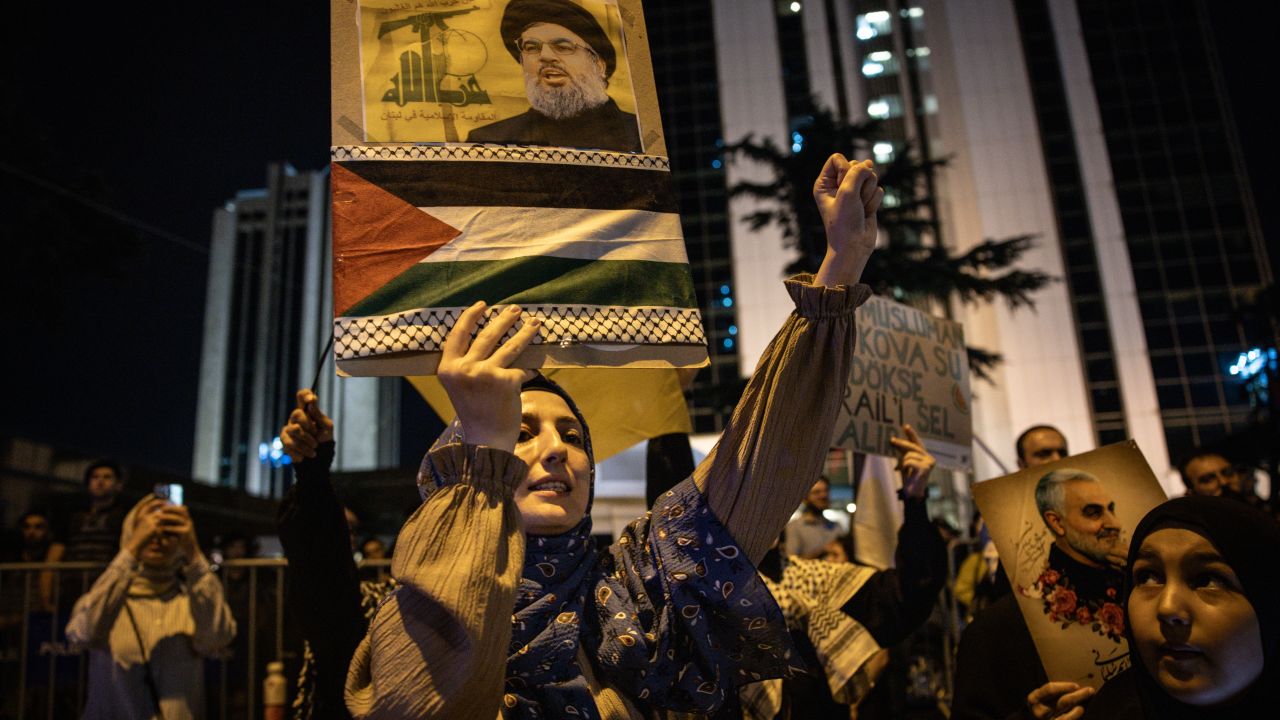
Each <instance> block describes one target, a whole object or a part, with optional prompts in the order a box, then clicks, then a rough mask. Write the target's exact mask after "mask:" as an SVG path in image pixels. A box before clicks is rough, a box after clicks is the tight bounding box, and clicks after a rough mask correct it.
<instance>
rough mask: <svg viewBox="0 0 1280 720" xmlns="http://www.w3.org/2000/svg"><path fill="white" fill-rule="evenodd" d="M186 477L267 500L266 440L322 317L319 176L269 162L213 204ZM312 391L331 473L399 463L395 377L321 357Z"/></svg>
mask: <svg viewBox="0 0 1280 720" xmlns="http://www.w3.org/2000/svg"><path fill="white" fill-rule="evenodd" d="M209 255H210V257H209V284H208V291H207V297H206V302H205V317H204V342H203V346H202V350H201V356H200V395H199V400H198V405H197V410H196V433H195V450H194V454H193V460H192V467H191V475H192V477H193V478H195V479H196V480H197V481H200V482H205V483H209V484H213V485H222V486H228V487H233V488H237V489H241V490H245V491H247V492H249V493H250V494H253V495H259V496H266V497H279V496H280V495H281V493H282V492H283V489H284V488H283V473H282V471H281V469H280V467H281V464H282V462H283V457H282V455H281V453H280V452H279V447H278V445H274V446H273V442H274V441H275V440H276V433H278V432H279V431H280V428H281V426H283V425H284V422H285V420H286V419H287V418H288V415H289V412H290V411H291V410H292V409H293V404H294V401H293V396H294V392H295V391H296V390H297V389H298V388H301V387H306V386H309V385H310V384H311V382H312V379H313V378H315V377H317V373H316V363H317V361H318V360H320V355H321V352H322V350H323V349H324V347H325V344H326V342H327V341H328V338H329V332H330V331H329V328H330V324H331V321H332V318H333V310H332V297H333V291H332V284H331V281H332V277H333V276H332V272H331V266H330V259H331V257H332V253H331V251H330V234H329V173H328V171H327V170H326V171H319V172H297V171H296V170H294V169H293V168H292V167H290V166H289V165H271V166H270V167H269V168H268V170H267V185H266V187H265V188H262V189H254V190H243V191H241V192H238V193H236V196H235V197H234V198H232V199H230V200H228V201H227V202H226V204H225V205H223V207H220V208H218V209H216V210H215V211H214V213H213V237H212V240H211V243H210V253H209ZM318 377H319V382H318V383H317V386H316V393H317V394H318V395H319V397H320V403H321V405H322V406H323V408H324V410H325V411H326V412H327V413H328V414H329V416H330V417H332V418H333V419H334V422H335V423H336V427H335V434H336V435H337V437H340V438H341V439H342V442H341V443H339V445H338V449H337V457H336V458H335V460H334V468H335V469H336V470H373V469H380V468H388V467H396V466H398V463H399V450H398V443H399V438H400V420H399V410H400V396H399V393H400V387H401V384H402V383H401V382H400V379H399V378H343V379H342V380H341V381H339V380H338V379H337V378H336V377H335V375H334V368H333V356H332V354H329V355H328V356H326V359H325V360H324V365H323V367H322V369H321V372H320V373H319V375H318Z"/></svg>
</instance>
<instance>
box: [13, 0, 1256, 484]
mask: <svg viewBox="0 0 1280 720" xmlns="http://www.w3.org/2000/svg"><path fill="white" fill-rule="evenodd" d="M327 7H328V4H327V3H325V2H323V0H311V1H310V2H305V3H304V2H278V1H274V0H258V1H257V2H233V1H221V0H220V1H218V2H208V3H114V2H95V3H71V4H63V3H45V2H26V3H19V4H16V5H14V6H12V7H11V9H10V11H9V16H8V17H7V23H6V28H5V31H4V32H5V41H4V43H3V44H2V45H0V48H2V49H0V52H3V54H4V66H5V72H4V74H3V80H2V81H0V82H2V84H0V88H2V89H3V91H4V99H3V104H4V109H3V111H0V112H2V114H0V117H3V118H4V123H5V126H6V132H5V135H4V137H5V139H6V149H5V152H4V155H3V157H2V158H0V188H3V197H4V202H5V208H6V210H5V215H6V221H5V223H4V228H5V231H4V234H3V243H4V249H5V259H4V260H3V261H0V280H2V283H0V291H2V292H3V293H4V295H3V299H4V307H5V311H4V316H3V318H4V323H3V327H4V329H5V330H6V333H5V335H6V337H5V338H4V339H3V340H2V341H0V346H3V347H4V352H3V353H2V354H3V357H4V361H3V363H4V364H3V366H2V367H0V370H2V371H3V373H4V378H5V379H4V382H5V388H6V392H5V393H4V395H5V398H4V400H5V411H4V413H3V415H2V416H0V417H2V418H3V421H2V424H0V433H2V434H3V435H4V436H5V437H24V438H29V439H34V440H39V441H44V442H48V443H51V444H53V445H55V446H57V447H60V448H65V449H68V450H73V451H79V452H83V453H86V454H95V455H96V454H102V455H111V456H114V457H117V458H119V459H121V460H123V461H124V462H126V463H130V464H140V465H148V466H152V467H156V468H160V469H165V470H169V471H173V472H177V473H181V474H184V475H185V474H186V473H188V472H189V471H190V463H191V448H192V434H193V432H194V418H193V416H194V413H195V407H196V383H197V378H198V374H199V357H200V356H199V352H200V343H201V333H202V325H203V318H204V310H203V305H204V293H205V276H206V273H207V263H208V254H207V247H208V242H209V230H210V218H211V215H212V212H213V209H214V208H215V207H217V206H219V205H220V204H222V203H223V202H224V201H226V200H227V199H229V198H230V197H232V196H233V195H234V194H235V193H236V191H237V190H240V189H245V188H253V187H261V186H263V185H264V184H265V172H266V165H267V164H268V163H269V162H272V161H288V162H291V163H293V165H294V166H295V167H297V168H298V169H300V170H310V169H318V168H320V167H322V166H323V165H324V164H325V163H326V162H327V161H328V145H329V115H328V112H329V87H328V82H329V80H328V68H329V53H328V40H329V38H328V12H327ZM1210 7H1212V8H1216V10H1215V11H1217V12H1219V13H1220V14H1221V15H1222V17H1219V18H1215V20H1214V22H1215V28H1214V30H1215V33H1216V34H1217V35H1218V37H1219V38H1220V40H1219V52H1220V54H1221V55H1222V60H1223V65H1224V70H1225V73H1226V76H1227V80H1228V86H1229V91H1230V93H1231V96H1232V99H1231V102H1232V104H1233V108H1234V111H1235V115H1236V120H1237V124H1238V125H1239V127H1240V130H1241V135H1242V138H1243V144H1244V150H1245V155H1246V161H1247V163H1248V165H1249V171H1250V175H1251V177H1252V180H1253V185H1254V192H1255V199H1256V202H1257V205H1258V207H1259V209H1260V210H1261V211H1262V212H1263V220H1264V232H1265V234H1266V235H1267V236H1268V237H1270V238H1273V242H1272V244H1273V245H1274V244H1275V243H1274V238H1276V237H1280V227H1278V226H1277V217H1276V210H1275V207H1276V201H1277V197H1278V196H1280V192H1278V191H1277V190H1278V188H1277V180H1276V177H1275V174H1274V172H1273V171H1272V169H1271V167H1270V166H1272V165H1274V161H1275V159H1276V158H1277V157H1280V153H1278V152H1277V150H1278V143H1280V139H1278V138H1277V137H1276V134H1275V133H1274V131H1273V128H1274V125H1275V122H1274V120H1273V119H1272V117H1271V116H1270V115H1269V114H1268V110H1267V108H1266V105H1267V101H1268V100H1269V94H1270V93H1269V89H1270V86H1271V84H1272V83H1271V81H1270V79H1269V75H1270V73H1271V70H1272V69H1273V68H1274V67H1275V61H1274V57H1273V56H1272V51H1271V46H1272V45H1274V30H1273V29H1272V28H1271V27H1270V26H1268V25H1267V24H1266V23H1262V22H1256V18H1250V17H1249V13H1241V12H1238V11H1237V10H1233V9H1232V7H1231V6H1224V5H1222V4H1217V5H1211V6H1210ZM1251 20H1253V22H1251ZM1219 23H1221V24H1220V25H1219ZM104 210H105V212H104ZM15 218H16V220H15ZM138 223H141V224H142V225H143V226H144V228H145V229H142V228H139V227H138ZM86 238H90V239H86ZM1273 257H1274V253H1273ZM286 401H287V399H282V402H286Z"/></svg>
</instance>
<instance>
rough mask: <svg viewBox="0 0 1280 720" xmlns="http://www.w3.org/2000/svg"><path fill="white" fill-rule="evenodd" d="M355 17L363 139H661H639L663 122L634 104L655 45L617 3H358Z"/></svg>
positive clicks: (622, 147) (593, 145)
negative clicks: (633, 39)
mask: <svg viewBox="0 0 1280 720" xmlns="http://www.w3.org/2000/svg"><path fill="white" fill-rule="evenodd" d="M357 12H358V26H359V27H358V32H359V39H358V43H359V55H360V58H359V68H360V70H361V76H360V81H361V83H362V92H361V97H362V98H363V107H362V108H361V111H362V113H363V122H362V123H360V124H361V126H362V127H363V130H364V133H363V137H362V138H360V140H361V141H363V142H450V143H454V142H471V143H501V144H517V145H548V146H557V147H577V148H590V149H599V150H612V151H617V152H632V153H638V152H645V151H649V152H652V149H651V148H650V147H648V146H650V145H652V144H653V142H654V141H655V140H657V139H658V136H657V135H651V136H649V137H648V141H647V142H646V141H645V140H642V135H641V130H642V128H644V129H646V130H653V131H655V132H657V131H658V128H659V125H658V123H656V122H647V123H646V122H645V120H646V118H644V117H643V113H640V112H638V111H637V105H645V104H646V98H644V97H643V95H644V94H645V92H646V91H652V77H651V75H652V73H651V72H649V68H648V48H647V45H646V43H643V42H637V43H634V47H629V46H628V43H627V37H626V35H627V33H626V32H624V26H626V27H627V28H629V29H630V30H631V31H637V32H642V31H643V28H642V26H638V25H637V22H636V21H637V20H638V19H639V17H638V15H633V14H632V13H629V12H628V11H627V10H626V8H625V7H619V5H618V4H617V2H616V1H613V0H416V1H414V0H410V1H409V2H404V1H403V0H397V1H392V0H359V2H358V11H357ZM624 13H626V14H627V15H631V17H630V20H631V22H630V23H625V22H624ZM641 37H643V36H642V35H641ZM633 55H634V56H637V58H636V60H637V63H636V64H637V65H638V67H636V68H635V69H633V66H632V65H633V64H632V59H631V58H632V56H633ZM636 70H638V71H639V72H638V73H637V72H636ZM637 85H638V86H639V87H638V88H637ZM637 89H639V90H640V93H639V94H640V95H641V96H642V97H640V100H641V102H639V103H637V94H638V93H637ZM649 105H650V106H651V107H653V108H654V109H655V110H656V103H649Z"/></svg>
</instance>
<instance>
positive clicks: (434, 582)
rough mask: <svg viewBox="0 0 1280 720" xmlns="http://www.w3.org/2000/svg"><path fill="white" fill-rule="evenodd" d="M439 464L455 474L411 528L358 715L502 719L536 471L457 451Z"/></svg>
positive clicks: (355, 666) (361, 664)
mask: <svg viewBox="0 0 1280 720" xmlns="http://www.w3.org/2000/svg"><path fill="white" fill-rule="evenodd" d="M429 457H430V460H431V461H432V462H433V463H434V464H435V467H436V470H437V472H438V473H439V474H440V476H441V477H442V478H444V486H443V487H440V488H434V489H431V490H430V492H429V493H428V494H427V497H426V499H425V500H424V501H423V503H422V505H421V506H419V507H418V509H417V511H416V512H414V514H413V516H412V517H410V518H409V520H408V522H406V523H405V526H404V528H403V529H402V530H401V531H400V536H399V538H398V539H397V541H396V551H395V554H394V556H393V558H392V561H391V573H392V575H393V576H394V577H395V578H396V579H397V580H398V581H400V583H401V587H400V588H399V589H397V590H396V591H395V592H394V593H392V594H391V595H390V596H388V598H387V599H386V600H385V601H384V602H383V604H382V606H381V607H379V608H378V611H377V613H376V614H375V615H374V617H373V620H372V621H371V622H370V625H369V632H368V634H367V635H366V636H365V638H364V640H363V641H361V643H360V646H359V647H358V648H357V649H356V653H355V657H354V658H352V661H351V669H350V672H349V673H348V676H347V687H346V702H347V708H348V709H349V710H350V711H351V714H352V715H353V716H354V717H356V718H408V717H441V718H445V717H447V718H460V719H465V718H477V719H480V720H493V719H494V718H495V717H497V716H498V708H499V704H500V702H501V699H502V683H503V678H504V670H505V668H506V665H507V645H508V643H510V641H511V613H512V611H513V609H514V607H515V590H516V584H517V583H518V582H519V581H520V570H521V567H522V565H523V563H524V535H523V534H522V532H521V530H520V525H519V515H518V513H517V510H516V506H515V502H514V501H513V500H512V494H513V493H514V491H515V488H516V486H517V484H518V483H520V482H522V481H523V480H524V477H525V474H526V473H527V471H528V468H527V466H526V465H525V463H524V462H523V461H521V460H520V459H519V458H517V457H515V456H514V455H512V454H511V453H508V452H504V451H501V450H495V449H493V448H488V447H483V446H475V445H466V444H461V443H455V444H452V445H446V446H444V447H441V448H438V449H436V450H434V451H433V452H432V453H431V454H430V456H429Z"/></svg>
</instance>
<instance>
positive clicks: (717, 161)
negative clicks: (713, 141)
mask: <svg viewBox="0 0 1280 720" xmlns="http://www.w3.org/2000/svg"><path fill="white" fill-rule="evenodd" d="M723 165H724V163H722V162H720V159H719V158H716V159H715V160H712V161H711V167H712V168H713V169H716V170H719V169H720V168H721V167H722V166H723Z"/></svg>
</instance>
